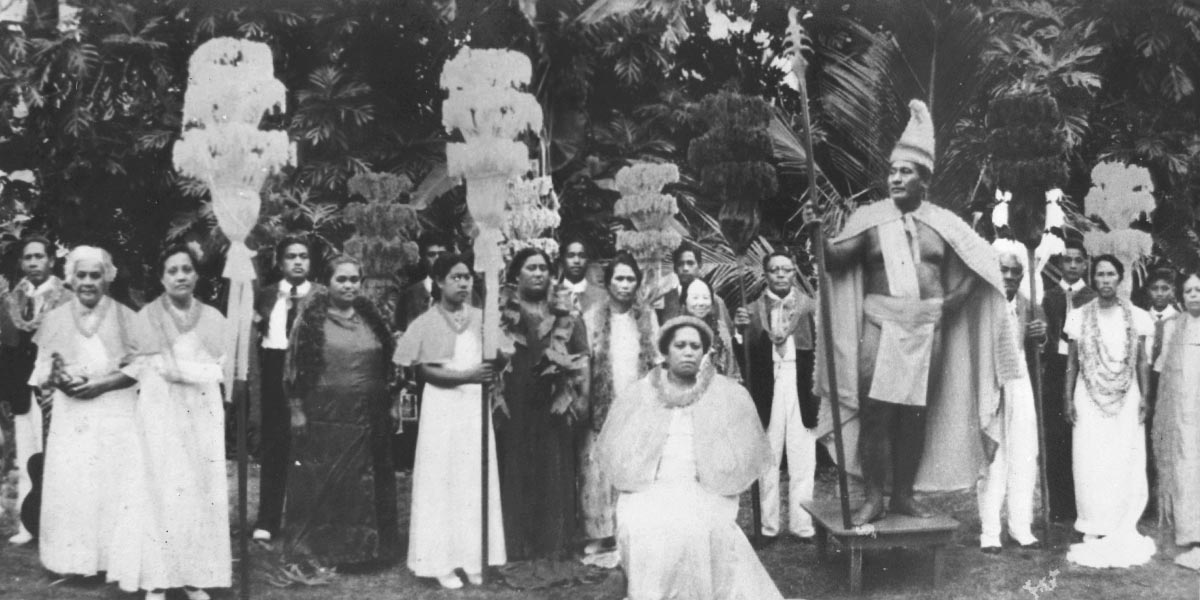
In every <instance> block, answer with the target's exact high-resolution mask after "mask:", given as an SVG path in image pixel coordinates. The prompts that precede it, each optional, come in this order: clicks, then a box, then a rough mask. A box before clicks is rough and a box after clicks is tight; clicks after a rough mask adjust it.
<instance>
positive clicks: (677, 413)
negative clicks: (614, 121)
mask: <svg viewBox="0 0 1200 600" xmlns="http://www.w3.org/2000/svg"><path fill="white" fill-rule="evenodd" d="M712 336H713V333H712V330H710V329H709V328H708V325H705V324H704V322H703V321H701V320H700V319H697V318H695V317H691V316H679V317H675V318H673V319H670V320H668V321H667V322H666V323H664V324H663V325H662V332H661V334H660V336H659V339H658V349H659V351H660V352H661V353H662V354H663V355H664V356H665V357H666V367H665V368H656V369H654V370H653V371H651V372H650V374H648V375H647V376H646V377H644V378H642V379H641V380H639V381H638V382H637V383H636V384H634V385H633V386H631V387H629V388H626V389H625V391H624V392H622V393H621V394H620V395H619V396H618V397H617V402H616V403H615V404H614V405H613V407H612V410H611V411H610V412H609V416H608V421H607V422H606V423H605V425H604V430H603V431H602V432H601V433H600V440H599V442H598V443H599V446H600V450H599V452H600V461H601V466H602V468H603V469H604V471H605V473H606V474H607V475H608V477H609V478H610V480H611V481H612V482H613V485H614V486H615V487H616V488H617V490H619V491H620V496H619V497H618V499H617V547H618V548H619V549H620V552H621V564H622V566H623V567H624V569H625V576H626V580H627V582H628V589H627V590H626V595H627V596H628V598H629V600H668V599H671V600H676V599H678V600H682V599H685V598H686V599H688V600H716V599H722V600H723V599H729V598H746V599H749V598H754V599H755V600H771V599H779V598H781V597H782V596H780V594H779V590H778V589H777V588H776V587H775V583H774V582H773V581H771V577H770V575H768V574H767V572H766V570H765V569H764V568H763V566H762V563H760V562H759V561H758V557H757V556H756V555H755V554H754V550H753V549H752V548H751V547H750V542H749V541H748V540H747V539H746V536H745V534H744V533H742V530H741V529H740V528H739V527H738V525H737V512H738V495H739V494H740V493H741V492H743V491H745V490H746V488H748V487H750V484H751V483H753V482H754V480H755V479H757V478H759V477H760V476H762V475H763V474H764V473H765V472H766V470H767V468H768V466H769V465H770V462H771V456H770V449H769V448H768V445H767V436H766V434H765V433H764V432H763V429H762V423H761V421H760V420H759V418H758V412H757V411H756V410H755V408H754V403H753V402H752V401H751V399H750V394H749V393H748V392H746V390H745V389H744V388H743V387H742V386H740V385H738V384H737V383H735V382H734V381H733V380H731V379H729V378H727V377H725V376H723V375H720V374H718V373H716V371H715V369H713V368H712V366H711V365H709V364H707V363H706V361H704V360H703V357H704V355H705V354H706V353H707V352H708V350H709V348H710V347H711V345H712Z"/></svg>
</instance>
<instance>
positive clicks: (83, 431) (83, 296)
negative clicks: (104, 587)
mask: <svg viewBox="0 0 1200 600" xmlns="http://www.w3.org/2000/svg"><path fill="white" fill-rule="evenodd" d="M65 272H66V275H67V280H68V283H70V285H71V288H72V289H73V290H74V291H75V296H74V298H72V299H71V300H70V301H68V302H67V303H65V304H63V305H61V306H59V307H58V308H56V309H54V310H51V311H50V312H48V313H46V316H45V318H44V319H43V320H42V324H41V327H39V328H38V331H37V334H35V335H34V337H33V342H34V344H37V349H38V354H37V361H36V362H35V363H34V368H33V373H32V374H30V376H29V381H28V384H29V385H31V386H37V387H39V388H41V393H42V394H45V395H51V394H52V395H53V405H54V419H53V420H52V421H51V423H50V433H49V436H48V438H47V440H46V448H47V452H46V466H45V479H44V484H43V489H42V510H41V523H40V525H41V527H40V531H39V533H38V555H39V557H40V558H41V561H42V566H43V567H45V568H46V569H47V570H49V571H52V572H54V573H59V574H62V575H81V576H84V577H90V576H93V575H96V574H97V573H100V572H102V571H108V570H109V569H110V567H111V566H112V565H116V564H128V563H127V562H126V561H129V560H131V559H132V558H133V557H132V556H131V554H132V553H136V552H137V551H138V548H137V547H135V546H134V545H132V544H130V543H124V538H123V537H122V536H119V535H118V527H119V523H122V522H123V520H124V519H126V518H128V511H130V510H134V509H133V508H132V504H131V502H130V501H131V499H132V498H131V496H130V491H131V490H132V489H133V487H134V486H135V485H136V481H137V479H136V477H135V475H134V472H133V471H134V468H135V467H136V465H135V464H131V462H130V457H132V456H136V455H137V452H138V437H137V433H136V425H135V421H134V410H135V408H136V406H137V401H138V398H137V389H136V388H135V387H134V386H135V384H136V383H137V381H136V380H135V379H134V378H133V376H132V375H131V374H129V373H127V372H126V370H125V368H127V367H128V365H129V361H130V359H131V357H133V356H135V355H136V354H137V353H138V345H137V343H138V340H137V338H136V336H134V335H133V332H132V331H131V325H132V324H133V323H134V320H135V314H134V312H133V311H131V310H129V309H128V308H126V307H125V305H123V304H121V303H119V302H117V301H116V300H113V299H112V298H111V297H110V296H109V295H108V289H109V285H110V284H111V283H112V281H113V279H115V278H116V276H117V268H116V267H115V266H113V262H112V256H111V255H110V254H109V253H108V252H106V251H104V250H101V249H100V248H96V247H93V246H78V247H76V248H75V249H74V250H71V253H70V254H68V255H67V264H66V269H65Z"/></svg>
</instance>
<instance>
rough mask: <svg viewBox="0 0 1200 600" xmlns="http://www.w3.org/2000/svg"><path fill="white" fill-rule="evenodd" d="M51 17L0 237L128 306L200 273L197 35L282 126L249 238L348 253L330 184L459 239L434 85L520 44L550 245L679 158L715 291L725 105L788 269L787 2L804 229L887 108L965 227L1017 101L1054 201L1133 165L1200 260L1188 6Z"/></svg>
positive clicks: (1033, 2) (1, 57)
mask: <svg viewBox="0 0 1200 600" xmlns="http://www.w3.org/2000/svg"><path fill="white" fill-rule="evenodd" d="M35 4H37V3H35ZM41 4H45V2H42V3H41ZM71 4H72V5H73V8H77V9H78V13H77V14H76V15H75V16H76V17H77V20H78V22H77V24H74V25H71V24H64V25H63V26H60V27H59V28H57V29H55V28H45V29H42V30H38V31H35V29H36V28H32V27H28V26H26V27H24V28H21V27H16V26H12V27H8V28H6V29H5V30H4V31H3V32H0V170H3V171H4V172H6V173H11V172H13V171H17V170H20V169H30V170H32V171H33V172H34V173H35V174H36V175H37V185H36V186H30V185H27V184H24V183H21V182H11V183H9V184H8V185H7V186H6V187H5V190H4V193H3V195H2V196H0V200H2V206H0V219H6V221H5V223H4V231H3V232H0V233H2V234H3V235H4V236H6V237H5V239H12V237H14V236H16V235H19V234H20V233H21V232H22V231H25V230H41V231H49V232H51V233H52V234H53V235H54V236H55V237H56V238H57V239H59V240H61V241H63V242H65V243H68V244H76V243H82V242H90V243H98V244H102V245H104V246H106V247H108V248H110V249H112V250H113V251H114V253H115V254H116V256H117V258H118V262H119V263H120V266H121V267H122V271H123V273H124V276H123V282H124V284H125V285H126V286H127V287H129V288H130V291H131V295H133V296H134V297H135V298H136V297H140V296H142V295H143V294H144V293H145V292H147V291H152V290H153V287H154V284H153V282H152V281H150V279H152V275H151V270H150V263H152V262H153V257H154V256H155V255H156V254H157V251H158V249H159V248H160V247H161V245H162V244H163V242H164V239H168V238H169V239H188V240H195V241H197V242H199V243H201V244H202V245H203V246H204V247H205V248H206V249H207V250H209V253H210V255H211V256H213V257H219V255H220V253H219V250H220V249H221V248H222V244H223V240H222V238H221V236H220V235H219V233H218V232H217V231H216V229H215V221H214V219H213V217H212V214H211V212H210V211H209V209H208V205H207V199H206V196H205V191H204V190H203V189H202V188H200V187H198V186H196V185H195V184H194V183H192V182H189V181H185V180H180V179H179V178H178V177H176V176H175V175H174V172H173V171H172V169H171V162H170V149H171V145H172V143H173V142H174V140H175V139H176V136H177V135H178V132H179V119H180V114H181V104H182V97H183V90H184V88H185V86H186V81H187V72H186V65H187V58H188V56H189V55H190V53H191V52H192V50H193V49H195V48H196V46H198V45H199V44H200V43H202V42H203V41H205V40H206V39H209V38H211V37H214V36H238V37H245V38H250V39H256V40H261V41H264V42H267V43H269V44H270V45H271V47H272V48H273V50H274V52H275V60H276V72H277V76H278V77H279V78H280V79H281V80H283V81H284V82H285V84H286V85H287V87H288V89H289V99H288V100H289V102H288V108H289V110H288V112H287V114H286V115H285V116H283V117H280V118H277V119H276V120H274V121H271V122H268V123H266V126H270V127H283V128H286V129H288V131H289V132H290V133H291V135H292V137H293V139H294V140H296V141H297V142H298V143H299V145H300V153H299V157H300V164H299V167H297V168H295V169H292V170H289V171H288V172H286V173H284V174H283V175H281V176H279V177H276V178H274V179H273V180H271V181H270V182H269V184H268V186H267V187H266V188H265V189H264V190H263V197H264V211H263V214H264V219H263V223H262V224H261V226H260V227H259V229H258V231H256V232H255V242H256V243H258V244H260V245H264V246H269V244H271V243H272V242H273V241H274V240H275V239H277V238H278V237H279V236H280V235H282V234H283V233H284V232H285V231H305V232H310V233H312V234H313V235H315V236H317V237H318V238H319V239H321V240H323V242H324V243H325V246H326V249H327V251H328V252H332V251H336V250H337V249H339V248H340V247H341V244H342V243H344V241H345V240H346V239H347V238H349V236H351V235H352V234H353V233H354V231H353V227H352V226H351V225H350V223H349V220H348V219H347V218H346V217H345V214H344V207H345V205H346V204H347V203H349V202H360V201H363V199H362V198H361V197H359V196H356V195H353V194H351V193H350V192H349V191H348V188H347V181H348V180H349V179H350V178H351V177H352V176H354V175H356V174H360V173H367V172H388V173H394V174H397V175H403V176H405V177H407V178H409V179H410V180H411V181H413V182H415V187H414V189H412V190H411V191H409V192H406V193H405V194H404V195H403V198H402V201H408V202H411V203H413V204H414V205H416V206H417V207H419V208H420V209H421V211H420V218H421V222H422V224H423V226H424V227H427V228H435V229H439V230H442V231H445V232H447V233H450V234H453V235H456V236H458V237H460V238H462V239H465V236H466V234H465V232H464V231H463V225H462V224H463V216H464V214H465V210H464V207H463V200H462V193H461V189H460V188H455V187H454V186H453V185H452V183H451V182H449V181H448V180H447V179H446V177H445V169H444V164H443V162H442V160H443V153H442V149H443V146H444V143H445V141H446V139H447V134H446V133H445V131H444V130H443V128H442V126H441V119H440V102H441V98H442V92H441V91H440V90H439V89H438V85H437V82H438V77H439V74H440V69H441V65H442V64H443V62H444V61H445V60H446V59H447V58H448V57H449V56H451V55H452V54H453V53H454V52H455V51H456V50H457V48H458V47H460V46H461V45H462V44H463V43H466V42H467V41H469V43H470V44H472V45H473V46H477V47H508V48H513V49H517V50H520V51H522V52H525V53H527V54H528V55H529V56H530V58H531V59H532V61H533V63H534V65H535V81H534V82H533V84H532V85H531V91H532V92H533V93H535V94H536V95H537V97H538V98H539V100H540V101H541V102H542V104H543V108H544V109H545V114H546V116H547V120H546V121H547V123H546V130H545V131H544V132H542V136H541V137H540V140H541V141H542V142H544V143H545V150H546V151H545V153H544V154H543V157H544V162H545V168H546V170H548V171H549V172H551V173H552V174H553V175H554V177H555V182H556V188H557V189H558V191H559V194H560V196H561V200H562V202H563V207H564V208H563V211H564V227H563V231H562V233H563V234H580V235H585V236H587V237H589V238H590V239H592V240H593V243H594V244H595V245H596V246H597V247H598V248H599V253H600V254H601V255H610V254H611V253H612V252H613V248H612V242H613V236H612V234H613V232H614V231H615V230H616V229H619V228H621V227H625V226H627V224H624V223H621V222H618V221H616V220H614V219H613V217H612V213H611V208H612V204H613V201H614V200H615V197H616V196H615V193H614V192H612V191H611V189H610V188H611V178H612V176H613V175H614V174H615V172H616V171H617V170H618V169H619V168H620V167H621V166H624V165H625V164H628V163H629V162H630V161H633V160H669V161H673V162H676V163H677V164H679V165H680V167H681V169H683V171H684V179H683V181H682V182H681V183H680V184H678V185H677V186H676V187H675V188H674V191H675V192H676V194H677V197H678V198H679V200H680V205H681V216H680V218H681V222H682V223H683V224H684V225H685V226H686V228H687V229H688V232H689V235H690V236H691V237H692V238H694V239H696V240H699V241H703V242H704V243H705V248H704V254H705V258H706V259H707V261H708V262H709V263H710V265H712V268H713V276H714V277H715V278H716V279H717V281H716V282H715V283H716V285H717V287H718V289H721V290H722V291H724V292H725V293H728V292H729V289H730V284H731V283H732V282H733V281H735V277H736V274H737V271H738V269H737V268H736V267H737V265H738V264H739V263H738V258H737V257H735V256H734V253H733V252H732V251H731V250H730V249H729V246H728V244H726V243H725V242H724V240H723V237H722V235H721V231H720V226H719V223H718V221H717V219H715V216H716V215H718V214H719V213H720V211H721V205H720V199H718V198H712V197H707V196H706V195H705V194H704V193H703V188H702V186H701V185H700V184H699V181H700V174H699V173H698V172H695V171H693V170H691V169H690V168H689V166H688V161H687V159H686V157H687V150H688V147H689V145H690V143H691V141H692V140H693V139H694V138H696V137H697V136H699V135H701V134H702V133H704V131H705V128H704V127H703V124H702V122H701V120H700V119H698V117H697V107H698V106H699V104H700V102H701V101H702V99H703V98H704V97H705V96H706V95H708V94H712V93H715V92H719V91H722V90H728V91H733V92H738V93H741V94H747V95H758V96H762V97H763V98H765V99H766V100H767V101H768V102H770V103H771V104H772V105H773V107H774V111H775V117H774V120H773V122H772V126H771V127H770V128H769V131H770V133H771V136H772V147H773V148H774V154H775V157H774V158H775V161H774V164H775V167H776V169H777V171H778V174H779V181H780V185H779V192H778V193H777V194H775V195H774V196H772V197H770V198H767V199H765V200H764V201H763V202H762V206H761V207H760V211H761V214H762V219H761V220H762V223H763V227H762V229H761V233H762V236H763V237H762V238H761V239H760V240H758V241H757V242H756V243H755V244H754V245H752V247H751V249H750V251H749V252H748V256H749V260H751V261H753V260H755V257H756V256H759V255H761V253H762V252H764V251H766V248H767V247H769V246H770V245H784V246H788V247H793V248H795V249H797V250H802V249H803V248H802V242H801V240H798V239H796V237H795V232H796V230H797V225H798V222H797V215H798V214H799V208H800V205H801V203H802V202H804V201H806V200H808V199H807V198H804V197H803V195H804V194H805V192H806V189H807V186H806V181H805V179H804V178H805V177H806V172H805V169H804V166H805V161H806V160H807V157H806V156H804V153H803V151H802V150H801V144H800V143H799V141H798V140H799V137H798V132H799V130H800V123H799V121H798V115H799V112H800V111H799V105H798V103H799V98H798V94H797V93H796V92H795V91H793V90H792V89H791V88H790V87H789V86H787V85H785V83H784V77H785V75H786V73H785V72H784V71H783V70H781V69H778V68H776V67H774V66H772V62H773V61H772V60H771V59H772V58H773V57H774V56H776V55H777V54H779V52H780V51H781V49H782V38H783V31H784V28H785V27H786V25H787V20H786V12H787V9H788V8H789V7H791V6H798V7H800V8H801V10H802V12H808V13H810V16H809V18H807V19H806V20H805V22H804V23H805V27H806V29H807V33H808V34H809V36H810V37H811V38H812V40H813V54H812V56H810V64H811V67H810V68H809V70H808V72H807V75H806V77H807V81H808V84H809V89H810V90H811V95H812V106H811V109H812V112H813V120H814V123H813V133H814V138H815V141H816V144H815V148H814V154H815V160H816V163H817V173H818V175H817V177H818V190H819V193H820V196H821V197H820V198H818V199H816V200H817V202H818V206H819V208H820V209H821V211H822V212H824V213H826V214H827V215H829V216H831V217H834V218H835V219H836V218H837V217H838V216H839V215H844V214H845V212H846V211H847V210H849V209H850V208H852V207H853V206H854V204H855V203H857V202H862V201H866V200H869V199H872V198H875V197H878V195H879V194H880V193H881V190H880V187H879V184H880V183H881V179H882V177H881V175H882V174H883V172H884V170H885V168H886V158H887V153H888V151H889V150H890V148H891V145H892V143H893V141H894V139H895V137H896V136H897V135H898V134H899V132H900V129H901V128H902V127H903V124H904V121H905V119H906V118H907V114H906V113H905V111H904V109H903V107H904V104H905V101H906V100H907V99H908V98H912V97H917V98H922V99H925V100H926V101H927V102H928V103H929V104H930V106H931V107H932V108H933V112H934V116H935V121H936V126H937V137H938V139H937V142H938V155H939V157H938V168H937V174H936V177H935V179H936V181H935V185H934V193H935V200H936V201H938V202H939V203H941V204H943V205H945V206H948V207H951V208H953V209H955V210H957V211H959V212H961V213H962V214H963V215H964V217H966V218H971V212H972V211H973V210H974V211H979V210H982V209H985V208H986V206H987V203H988V201H989V199H990V197H991V195H992V189H993V188H992V187H991V180H992V174H991V173H990V172H989V156H990V149H989V147H988V135H987V131H988V130H987V127H986V123H985V121H984V120H985V116H986V114H987V108H988V106H989V103H990V102H991V101H992V100H993V99H995V98H997V97H999V96H1001V95H1003V94H1005V93H1008V92H1011V91H1012V90H1013V89H1014V88H1019V87H1021V86H1025V87H1026V88H1033V89H1037V90H1040V91H1042V92H1044V93H1047V94H1050V95H1052V96H1053V97H1054V98H1055V100H1056V101H1057V104H1058V106H1059V107H1060V109H1061V114H1062V127H1063V130H1064V131H1065V132H1066V139H1067V142H1068V143H1067V144H1066V147H1067V155H1066V157H1065V160H1066V161H1067V162H1068V164H1069V165H1070V177H1069V179H1068V180H1067V181H1066V182H1064V183H1065V184H1066V190H1067V192H1068V195H1069V196H1070V197H1072V198H1075V199H1080V198H1082V197H1083V196H1084V195H1085V194H1086V191H1087V187H1088V185H1089V182H1088V180H1087V173H1088V172H1089V171H1090V168H1091V166H1092V165H1093V164H1095V162H1096V161H1098V160H1101V159H1105V158H1119V159H1121V160H1126V161H1132V162H1137V163H1140V164H1143V165H1145V166H1147V167H1149V168H1150V169H1151V171H1152V173H1153V174H1154V177H1155V182H1156V188H1157V191H1156V194H1157V197H1158V200H1159V210H1158V213H1159V215H1158V217H1159V218H1157V219H1155V225H1153V227H1154V228H1155V232H1156V234H1157V239H1158V245H1159V252H1160V254H1161V255H1162V256H1164V257H1166V258H1168V259H1170V260H1171V261H1172V262H1174V263H1175V264H1177V265H1179V266H1195V265H1196V264H1197V262H1200V259H1198V257H1200V251H1198V249H1200V244H1198V243H1197V240H1196V236H1195V233H1194V231H1193V229H1194V224H1195V218H1196V216H1197V210H1198V209H1197V192H1200V159H1197V154H1198V151H1200V108H1198V107H1200V103H1198V102H1197V101H1196V100H1197V98H1196V96H1197V85H1200V84H1198V78H1200V0H1058V1H1054V2H1049V1H1044V0H974V1H959V0H955V1H951V0H861V1H858V2H845V1H836V2H831V1H823V0H816V1H811V2H799V1H789V0H760V1H759V2H757V3H755V8H756V10H755V11H754V12H751V4H750V2H748V1H743V0H725V1H724V2H721V3H720V5H721V10H722V11H723V12H724V13H725V14H727V15H728V16H729V17H730V18H734V19H738V18H741V19H746V20H747V21H748V22H749V27H748V29H746V30H745V31H742V32H738V33H733V34H732V35H730V36H728V37H727V38H725V39H716V40H714V39H711V38H710V36H709V35H707V32H708V28H709V19H708V15H707V14H706V11H705V10H704V6H703V4H702V3H701V2H698V1H695V0H637V1H629V2H620V1H617V0H599V1H598V2H585V1H583V0H460V1H455V0H338V1H336V2H335V1H332V0H329V1H324V0H322V1H315V0H314V1H309V2H297V1H295V0H287V1H284V0H271V1H258V2H254V3H245V2H233V1H224V2H213V1H204V2H201V1H199V0H138V1H129V2H118V1H113V0H96V1H82V0H81V1H78V2H76V1H72V2H71ZM530 141H531V148H533V147H534V146H533V144H534V143H535V142H536V140H535V139H534V138H531V140H530ZM6 183H7V180H6ZM1084 208H1085V211H1084V212H1086V207H1084ZM22 214H28V215H29V217H30V219H29V220H24V219H25V217H22V216H20V215H22ZM262 254H264V255H265V254H266V253H262ZM262 258H264V260H263V261H262V265H261V266H262V267H263V269H264V272H265V270H267V269H269V264H268V263H269V262H270V261H269V258H266V257H265V256H264V257H262ZM219 269H220V265H219V258H214V260H212V261H211V262H210V264H208V265H207V270H208V273H209V275H210V276H215V275H216V274H217V273H219ZM217 291H218V290H217V288H216V286H212V288H211V289H210V293H211V294H216V293H217ZM731 299H732V298H731Z"/></svg>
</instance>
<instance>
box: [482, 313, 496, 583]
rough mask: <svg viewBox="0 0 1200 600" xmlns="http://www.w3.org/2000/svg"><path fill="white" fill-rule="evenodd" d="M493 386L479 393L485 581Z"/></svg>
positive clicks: (483, 387) (483, 577) (483, 567)
mask: <svg viewBox="0 0 1200 600" xmlns="http://www.w3.org/2000/svg"><path fill="white" fill-rule="evenodd" d="M493 293H494V292H493ZM491 387H492V384H490V383H485V384H483V386H481V388H480V393H479V410H480V412H481V413H482V415H483V426H482V427H480V428H479V431H480V435H479V440H480V445H479V448H480V450H481V451H480V453H479V457H480V458H479V465H480V466H479V473H480V477H479V489H480V490H481V491H480V496H481V497H482V499H483V500H482V502H480V503H479V505H480V506H481V507H482V508H481V510H482V513H481V515H480V517H481V519H480V521H479V522H480V523H482V524H483V529H481V530H480V534H479V544H480V548H479V556H480V566H479V576H480V577H481V578H482V579H483V581H484V582H486V581H487V568H488V491H489V490H488V479H489V477H490V475H491V474H490V473H488V466H489V465H488V456H489V454H490V453H489V452H488V442H490V441H491V440H490V438H491V429H492V423H491V419H490V418H489V417H490V416H491V403H490V402H489V401H488V396H490V395H491V394H489V393H488V392H490V391H491Z"/></svg>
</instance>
